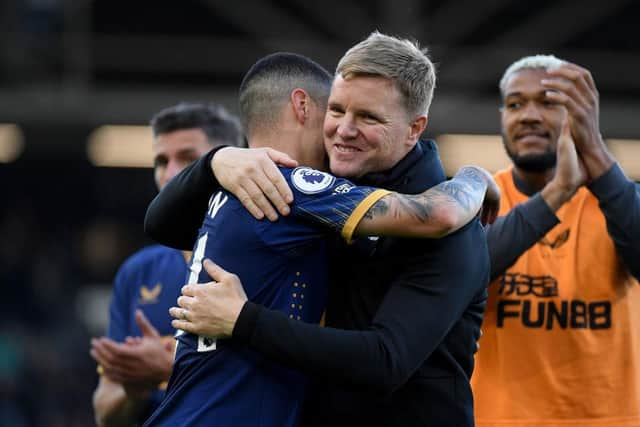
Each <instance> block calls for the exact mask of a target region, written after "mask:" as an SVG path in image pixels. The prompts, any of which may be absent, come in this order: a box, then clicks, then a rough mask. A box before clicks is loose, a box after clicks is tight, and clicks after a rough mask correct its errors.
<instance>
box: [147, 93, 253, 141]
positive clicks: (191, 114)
mask: <svg viewBox="0 0 640 427" xmlns="http://www.w3.org/2000/svg"><path fill="white" fill-rule="evenodd" d="M150 125H151V129H152V130H153V136H154V137H157V136H158V135H161V134H164V133H169V132H173V131H176V130H182V129H194V128H197V129H202V131H203V132H204V133H205V134H206V135H207V140H208V141H209V143H210V144H211V145H216V144H229V145H235V146H238V147H241V146H244V137H243V135H242V130H241V128H240V121H239V120H238V118H237V117H236V116H234V115H232V114H230V113H229V112H228V111H227V110H226V109H225V108H224V107H223V106H221V105H218V104H214V103H191V102H181V103H179V104H177V105H174V106H171V107H167V108H165V109H163V110H161V111H160V112H158V113H157V114H155V115H154V116H153V117H152V118H151V122H150Z"/></svg>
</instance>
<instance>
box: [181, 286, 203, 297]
mask: <svg viewBox="0 0 640 427" xmlns="http://www.w3.org/2000/svg"><path fill="white" fill-rule="evenodd" d="M196 286H201V285H198V284H193V283H190V284H187V285H184V286H183V287H182V289H180V291H181V292H182V295H184V296H187V297H195V296H196Z"/></svg>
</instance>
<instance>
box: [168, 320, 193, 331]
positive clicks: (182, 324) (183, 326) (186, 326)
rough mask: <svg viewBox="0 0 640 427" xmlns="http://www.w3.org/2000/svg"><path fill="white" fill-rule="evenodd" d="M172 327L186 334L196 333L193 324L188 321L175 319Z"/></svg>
mask: <svg viewBox="0 0 640 427" xmlns="http://www.w3.org/2000/svg"><path fill="white" fill-rule="evenodd" d="M171 326H173V327H174V328H175V329H180V330H182V331H185V332H189V333H192V334H193V333H195V330H194V328H195V326H194V324H193V323H191V322H187V321H186V320H181V319H174V320H172V321H171Z"/></svg>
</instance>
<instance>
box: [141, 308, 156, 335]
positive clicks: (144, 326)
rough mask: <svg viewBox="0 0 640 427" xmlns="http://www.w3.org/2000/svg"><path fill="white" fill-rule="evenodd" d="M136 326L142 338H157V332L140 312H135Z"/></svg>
mask: <svg viewBox="0 0 640 427" xmlns="http://www.w3.org/2000/svg"><path fill="white" fill-rule="evenodd" d="M136 324H137V325H138V328H140V332H142V336H144V337H159V336H160V334H159V333H158V330H157V329H156V328H154V327H153V325H152V324H151V322H149V319H147V316H145V315H144V313H143V312H142V310H140V309H137V310H136Z"/></svg>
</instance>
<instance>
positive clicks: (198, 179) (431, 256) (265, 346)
mask: <svg viewBox="0 0 640 427" xmlns="http://www.w3.org/2000/svg"><path fill="white" fill-rule="evenodd" d="M434 85H435V74H434V70H433V65H432V64H431V61H429V59H428V58H427V56H426V55H425V54H424V53H423V52H422V51H420V50H419V49H418V48H417V46H415V44H413V43H411V42H409V41H407V40H399V39H396V38H393V37H388V36H385V35H382V34H379V33H373V34H372V35H371V36H370V37H369V38H368V39H366V40H365V41H363V42H361V43H359V44H358V45H356V46H354V47H353V48H352V49H350V50H349V51H348V52H347V53H346V54H345V56H344V57H343V58H342V59H341V61H340V63H339V64H338V68H337V73H336V77H335V80H334V83H333V86H332V91H331V95H330V98H329V103H328V111H327V115H326V117H325V125H324V133H325V148H326V149H327V152H328V155H329V159H330V167H331V170H332V172H333V173H335V174H337V175H343V176H347V177H349V178H351V179H353V180H355V181H356V182H357V183H359V184H363V185H375V186H380V187H383V188H387V189H390V190H394V191H400V192H405V193H420V192H422V191H424V190H426V189H427V188H429V187H431V186H433V185H435V184H437V183H440V182H442V181H443V180H444V178H445V176H444V172H443V171H442V167H441V165H440V162H439V159H438V156H437V150H436V147H435V144H434V143H433V142H432V141H422V142H419V141H418V137H419V135H420V134H421V133H422V131H423V130H424V128H425V127H426V122H427V111H428V107H429V104H430V101H431V98H432V93H433V87H434ZM227 150H231V149H224V150H222V151H219V152H218V153H215V154H216V155H215V157H213V163H214V170H215V171H216V176H217V177H218V178H220V176H219V174H218V172H219V171H218V170H217V168H216V166H215V160H216V158H218V156H221V155H222V154H223V153H225V151H227ZM212 156H213V155H210V156H209V157H207V158H205V159H204V160H203V161H201V162H199V163H198V164H196V165H195V166H194V167H193V168H190V169H189V171H187V172H186V173H185V174H183V175H182V176H180V177H178V179H175V180H174V181H173V182H172V183H170V185H169V186H168V187H167V189H166V190H165V191H163V194H161V195H160V196H159V198H157V199H156V200H155V201H154V202H153V203H152V205H151V206H150V209H149V211H148V217H147V221H146V227H147V230H148V231H149V232H150V233H151V235H152V237H154V238H155V239H156V240H159V241H161V242H163V243H165V244H169V245H174V246H176V245H177V246H186V247H189V246H190V245H192V244H193V237H194V234H195V233H196V232H197V227H198V225H199V223H200V221H201V213H202V212H203V211H204V210H205V209H206V201H207V200H208V197H209V195H210V194H211V191H212V189H213V188H215V186H216V183H215V182H214V183H212V182H211V181H212V180H211V176H210V173H208V171H207V168H208V165H209V160H210V159H211V157H212ZM198 168H199V169H198ZM225 173H228V171H226V172H225ZM223 185H224V183H223ZM183 190H184V191H183ZM232 191H233V190H232ZM241 198H242V197H241ZM203 201H204V207H203ZM186 206H190V207H193V211H196V210H197V209H199V208H200V211H199V213H195V214H190V216H187V215H186V214H185V213H184V212H182V211H181V210H184V208H185V207H186ZM167 208H168V209H167ZM167 212H175V213H176V215H177V216H174V217H171V218H170V217H167V216H166V215H167ZM196 218H197V220H195V221H194V219H196ZM176 220H177V221H178V222H176ZM176 226H177V227H176ZM332 254H333V256H332V262H331V281H330V283H331V287H330V290H329V301H328V304H327V312H326V326H328V327H327V328H320V327H317V326H314V325H308V324H304V323H302V322H296V321H295V320H292V319H289V318H287V317H286V316H285V315H283V314H282V313H278V312H275V311H269V310H266V309H264V308H262V307H260V306H257V305H254V304H252V303H250V302H246V303H244V305H242V309H241V311H240V313H238V312H235V313H230V314H229V317H230V318H231V322H230V323H229V322H227V323H226V325H227V328H226V329H225V330H217V331H216V330H211V329H208V326H207V322H206V321H204V319H213V317H211V316H216V315H217V314H220V315H222V314H223V313H224V310H225V307H227V308H228V307H231V306H234V307H237V305H228V304H225V303H224V302H225V301H228V299H225V298H229V297H230V295H234V294H235V295H236V296H237V297H239V298H241V294H240V293H238V292H237V291H238V286H239V284H238V282H237V281H236V280H235V278H234V276H232V275H229V274H226V273H220V271H219V270H216V269H214V270H212V274H213V275H214V279H216V278H217V279H219V281H220V283H219V284H215V285H214V284H211V285H197V286H187V288H186V289H185V290H184V293H183V294H184V295H185V296H183V297H181V301H180V305H181V306H182V307H183V308H182V309H177V310H178V311H180V313H181V315H180V317H183V316H184V309H185V308H186V309H188V310H189V315H188V316H187V317H188V319H189V321H185V320H176V321H174V322H175V323H174V326H176V327H178V328H180V329H184V330H187V331H190V332H196V333H201V334H203V335H213V334H215V335H219V336H225V335H227V336H228V335H230V334H231V332H232V334H233V339H234V340H236V341H237V342H238V343H239V344H245V345H249V346H250V347H251V348H252V349H254V350H256V351H259V352H261V353H263V354H266V355H268V356H270V357H272V358H274V359H275V360H277V361H280V362H281V363H283V364H287V365H289V366H293V367H296V368H299V369H301V370H302V371H304V372H308V373H311V374H314V378H315V379H316V381H317V387H316V388H315V394H314V396H313V397H312V398H311V399H309V401H308V405H307V414H306V419H305V424H307V425H331V426H340V425H350V426H353V425H368V426H378V425H380V426H391V425H394V426H395V425H403V426H407V425H430V426H440V425H441V426H452V425H455V426H471V425H473V398H472V393H471V388H470V385H469V378H470V376H471V372H472V370H473V353H474V351H475V347H476V341H477V339H478V337H479V330H480V323H481V319H482V312H483V309H484V304H485V299H486V285H487V283H488V278H489V258H488V252H487V247H486V243H485V238H484V234H483V232H482V228H481V226H480V224H479V223H478V221H472V222H471V223H470V224H468V225H467V226H465V227H464V228H463V229H461V230H460V231H458V232H457V233H454V234H452V235H450V236H448V237H445V238H443V239H438V240H410V239H400V238H382V237H380V238H377V237H374V236H372V237H369V238H364V239H359V240H356V241H355V242H353V244H352V245H348V246H347V245H342V246H337V247H336V248H335V249H334V251H333V253H332ZM220 274H221V275H220ZM221 285H222V286H221ZM299 285H300V290H301V292H300V298H301V303H302V304H303V299H302V297H303V295H304V286H305V284H304V283H300V284H299ZM225 291H226V292H227V294H226V295H222V294H220V292H223V293H224V292H225ZM207 296H215V297H216V298H218V301H219V302H220V306H219V307H217V308H216V309H213V308H211V309H210V310H209V308H210V306H208V302H211V299H207ZM214 299H215V298H214ZM174 312H175V311H174ZM214 312H215V313H214ZM206 313H209V316H210V317H206V316H205V314H206ZM200 316H202V317H200ZM227 320H228V319H227ZM229 325H231V326H230V327H229ZM202 328H205V329H206V330H204V329H202ZM212 332H213V333H212Z"/></svg>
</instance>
